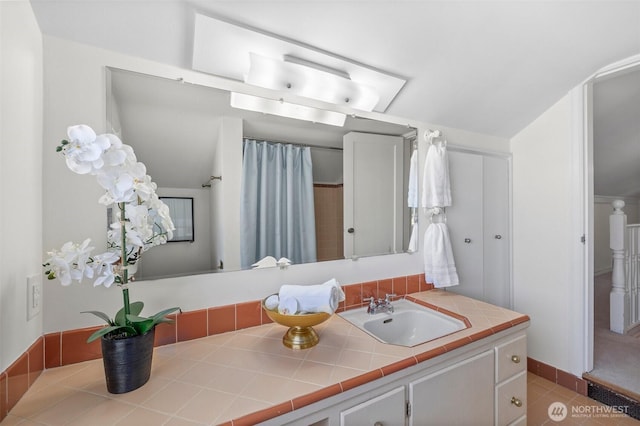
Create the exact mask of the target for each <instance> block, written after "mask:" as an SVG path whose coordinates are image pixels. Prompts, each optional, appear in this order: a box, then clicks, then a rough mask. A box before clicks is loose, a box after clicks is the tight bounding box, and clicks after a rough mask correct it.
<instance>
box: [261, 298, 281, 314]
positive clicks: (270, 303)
mask: <svg viewBox="0 0 640 426" xmlns="http://www.w3.org/2000/svg"><path fill="white" fill-rule="evenodd" d="M279 304H280V297H278V295H277V294H272V295H271V296H269V297H267V300H265V301H264V306H265V308H267V309H269V310H271V311H273V310H274V309H276V308H277V307H278V305H279Z"/></svg>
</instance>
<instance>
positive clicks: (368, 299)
mask: <svg viewBox="0 0 640 426" xmlns="http://www.w3.org/2000/svg"><path fill="white" fill-rule="evenodd" d="M362 301H363V302H369V304H370V305H375V303H376V299H375V298H374V297H365V298H364V299H362Z"/></svg>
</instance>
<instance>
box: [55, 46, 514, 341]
mask: <svg viewBox="0 0 640 426" xmlns="http://www.w3.org/2000/svg"><path fill="white" fill-rule="evenodd" d="M44 53H45V55H44V57H45V87H46V88H47V90H46V95H45V128H44V134H45V135H46V137H45V144H44V159H45V163H44V205H45V206H46V207H47V208H46V211H47V213H46V215H45V216H44V225H45V229H44V234H43V239H44V247H45V248H46V249H49V248H50V247H59V246H61V245H62V244H63V243H64V242H65V241H68V240H74V241H82V240H83V239H84V238H87V237H91V238H92V240H93V241H94V245H95V246H96V247H101V246H104V244H106V237H105V235H104V234H105V233H104V227H105V226H104V208H103V207H102V206H100V205H99V204H98V203H97V199H98V198H99V196H100V190H99V187H98V185H97V184H96V183H95V181H94V180H93V178H91V177H88V176H78V175H74V174H73V173H71V172H70V171H69V170H67V168H66V166H65V165H64V161H63V160H62V159H61V158H59V157H58V156H57V155H56V154H55V152H54V148H55V146H56V144H57V143H58V141H59V140H60V139H62V138H63V137H65V135H66V128H67V126H69V125H72V124H78V123H85V124H88V125H90V126H93V127H94V128H95V129H96V131H98V132H103V131H104V129H105V78H104V75H105V71H104V67H105V66H112V67H118V68H125V69H130V70H133V71H137V72H142V73H147V74H155V75H159V76H163V77H168V78H176V77H183V78H185V80H187V81H191V82H199V83H201V84H208V85H216V86H218V87H220V88H224V89H232V88H233V89H236V90H240V91H249V90H248V88H247V86H245V85H242V84H240V83H235V82H229V81H227V80H223V79H219V78H215V77H212V76H207V75H205V74H199V73H195V72H192V71H188V70H181V69H177V68H174V67H170V66H166V65H162V64H158V63H154V62H150V61H146V60H143V59H140V58H133V57H129V56H126V55H121V54H117V53H114V52H110V51H106V50H102V49H97V48H94V47H90V46H86V45H80V44H76V43H72V42H68V41H64V40H61V39H57V38H53V37H45V38H44ZM251 91H252V92H254V93H256V94H259V93H263V92H261V91H260V90H258V89H251ZM362 115H364V116H367V117H369V118H373V119H383V120H386V121H391V122H395V123H399V124H407V125H411V126H414V127H418V128H419V134H420V135H422V133H423V132H424V130H426V128H439V129H441V130H442V131H443V132H444V134H445V135H446V136H447V138H448V140H449V142H450V143H452V144H455V145H460V146H468V147H478V148H482V149H488V150H494V151H508V149H509V142H508V141H507V140H505V139H503V138H497V137H491V136H484V135H479V134H475V133H471V132H466V131H462V130H457V129H451V128H446V127H440V126H437V125H433V124H428V123H417V122H411V121H408V120H405V119H400V118H396V117H389V116H386V115H382V114H376V113H370V114H362ZM124 142H125V143H126V141H124ZM424 144H425V142H424V141H422V142H421V145H422V149H423V150H424V148H425V145H424ZM423 152H425V151H423ZM224 166H225V168H226V167H227V164H226V163H225V164H224ZM229 167H237V166H234V165H233V164H231V165H229ZM222 174H223V179H224V175H225V174H227V172H226V171H223V173H222ZM152 178H153V176H152ZM225 183H227V182H226V181H225ZM238 183H239V182H238ZM237 196H239V195H237ZM225 197H226V195H225ZM225 200H226V198H225ZM425 220H426V219H424V218H423V223H424V221H425ZM69 222H70V223H72V226H64V224H66V223H69ZM418 273H422V257H421V256H420V254H419V253H416V254H413V255H409V254H398V255H389V256H383V257H372V258H364V259H360V260H358V261H356V262H354V261H351V260H340V261H332V262H322V263H318V264H304V265H294V266H292V267H290V268H289V269H287V270H279V269H272V270H257V271H242V272H225V273H214V274H206V275H195V276H189V277H182V278H171V279H162V280H156V281H148V282H146V281H143V282H138V283H135V285H133V286H132V289H131V292H132V299H133V300H144V301H145V304H146V306H147V308H145V312H149V313H151V312H153V311H156V310H160V309H162V308H165V307H169V306H175V305H179V306H180V307H181V308H182V309H183V310H187V311H188V310H194V309H202V308H206V307H209V306H219V305H225V304H230V303H237V302H242V301H247V300H257V299H260V298H262V297H264V296H265V295H268V294H270V293H273V292H275V291H277V290H278V288H279V287H280V285H281V284H284V283H290V284H292V283H298V284H313V283H319V282H322V281H324V280H326V279H328V278H331V277H335V278H337V279H338V280H339V281H340V282H341V283H343V284H350V283H355V282H364V281H370V280H375V279H381V278H387V277H393V276H399V275H411V274H418ZM48 284H49V285H47V286H46V288H45V304H46V309H45V330H44V331H45V332H51V331H59V330H67V329H73V328H78V327H84V326H90V325H95V324H97V322H96V321H95V320H94V319H93V318H92V316H90V315H81V314H80V313H79V312H80V311H83V310H87V309H91V310H102V311H105V312H109V313H111V312H115V310H117V308H118V307H119V306H120V303H121V302H120V297H121V296H120V294H119V292H118V291H117V290H116V289H114V288H111V289H105V288H95V289H94V288H92V287H91V285H90V284H88V283H86V284H84V285H73V286H70V287H64V288H63V287H62V286H60V285H59V283H57V282H55V281H54V282H51V283H48Z"/></svg>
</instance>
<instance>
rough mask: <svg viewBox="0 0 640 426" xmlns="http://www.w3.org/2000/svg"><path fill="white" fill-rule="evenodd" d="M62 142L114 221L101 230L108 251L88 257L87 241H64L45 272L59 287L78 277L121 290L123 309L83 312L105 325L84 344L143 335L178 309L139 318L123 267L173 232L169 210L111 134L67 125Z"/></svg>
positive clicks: (76, 169) (142, 169)
mask: <svg viewBox="0 0 640 426" xmlns="http://www.w3.org/2000/svg"><path fill="white" fill-rule="evenodd" d="M67 135H68V140H63V141H62V143H61V144H60V146H58V147H57V149H56V150H57V152H59V153H61V154H62V155H63V156H64V157H65V160H66V163H67V167H69V169H70V170H71V171H73V172H75V173H77V174H89V175H94V176H96V179H97V181H98V184H99V185H100V186H101V187H102V188H103V189H104V190H105V193H104V195H102V197H100V199H99V200H98V202H99V203H100V204H103V205H105V206H111V205H114V204H116V205H117V206H118V215H117V220H116V221H115V222H114V223H112V224H110V227H109V231H108V232H107V243H108V251H106V252H105V253H102V254H97V255H92V254H91V253H92V251H93V249H94V247H91V246H90V244H91V240H90V239H86V240H85V241H84V242H83V243H82V244H76V243H73V242H68V243H65V244H64V245H63V246H62V248H61V249H60V250H53V251H50V252H49V253H48V256H49V258H48V259H47V260H45V263H44V265H43V266H44V267H45V274H46V275H47V277H48V278H49V279H51V280H52V279H56V278H58V279H59V280H60V283H61V284H62V285H64V286H68V285H70V284H71V283H72V282H73V281H77V282H82V281H83V279H84V278H87V279H90V280H91V279H93V280H94V282H93V285H94V287H96V286H100V285H104V286H105V287H110V286H111V285H112V284H113V283H116V284H117V285H118V286H119V287H120V288H121V289H122V296H123V305H124V306H123V307H122V309H120V310H119V311H118V312H117V313H116V315H115V317H114V318H113V319H112V318H109V316H107V315H106V314H104V313H103V312H99V311H86V313H92V314H94V315H96V316H98V317H99V318H101V319H103V320H104V321H106V323H107V326H106V327H104V328H101V329H100V330H98V331H96V332H95V333H93V334H92V335H91V336H90V337H89V338H88V339H87V342H92V341H94V340H96V339H98V338H100V337H102V336H105V337H108V338H126V337H131V336H136V335H141V334H145V333H147V332H148V331H149V330H151V329H152V328H153V327H155V326H156V325H157V324H159V323H162V322H171V320H170V319H168V318H166V315H168V314H170V313H172V312H175V311H178V310H180V308H178V307H175V308H169V309H165V310H163V311H161V312H158V313H157V314H155V315H153V316H151V317H142V316H140V313H141V311H142V308H143V307H144V304H143V303H142V302H129V282H130V281H131V279H130V277H129V268H128V267H129V265H131V264H133V263H134V262H136V261H137V260H138V258H139V256H140V255H141V254H142V253H143V252H145V251H147V250H149V249H150V248H151V247H154V246H157V245H160V244H164V243H166V242H167V240H169V239H171V238H172V236H173V230H174V229H175V228H174V226H173V222H172V220H171V217H170V215H169V208H168V207H167V205H166V204H164V203H163V202H162V201H161V200H160V199H159V198H158V195H157V194H156V188H157V186H156V184H155V183H154V182H152V181H151V177H149V175H147V171H146V167H145V165H144V164H143V163H141V162H139V161H138V160H137V159H136V156H135V154H134V152H133V149H132V148H131V147H130V146H128V145H125V144H123V143H122V141H121V140H120V138H118V137H117V136H116V135H113V134H102V135H96V133H95V132H94V131H93V129H92V128H91V127H89V126H86V125H77V126H71V127H69V128H68V129H67Z"/></svg>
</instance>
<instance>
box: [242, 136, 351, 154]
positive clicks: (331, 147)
mask: <svg viewBox="0 0 640 426" xmlns="http://www.w3.org/2000/svg"><path fill="white" fill-rule="evenodd" d="M243 139H253V140H256V141H264V142H270V143H283V144H286V145H295V146H302V147H308V148H317V149H328V150H332V151H342V150H343V149H342V148H338V147H335V146H322V145H313V144H308V143H296V142H289V141H278V140H273V139H265V138H254V137H251V136H243Z"/></svg>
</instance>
